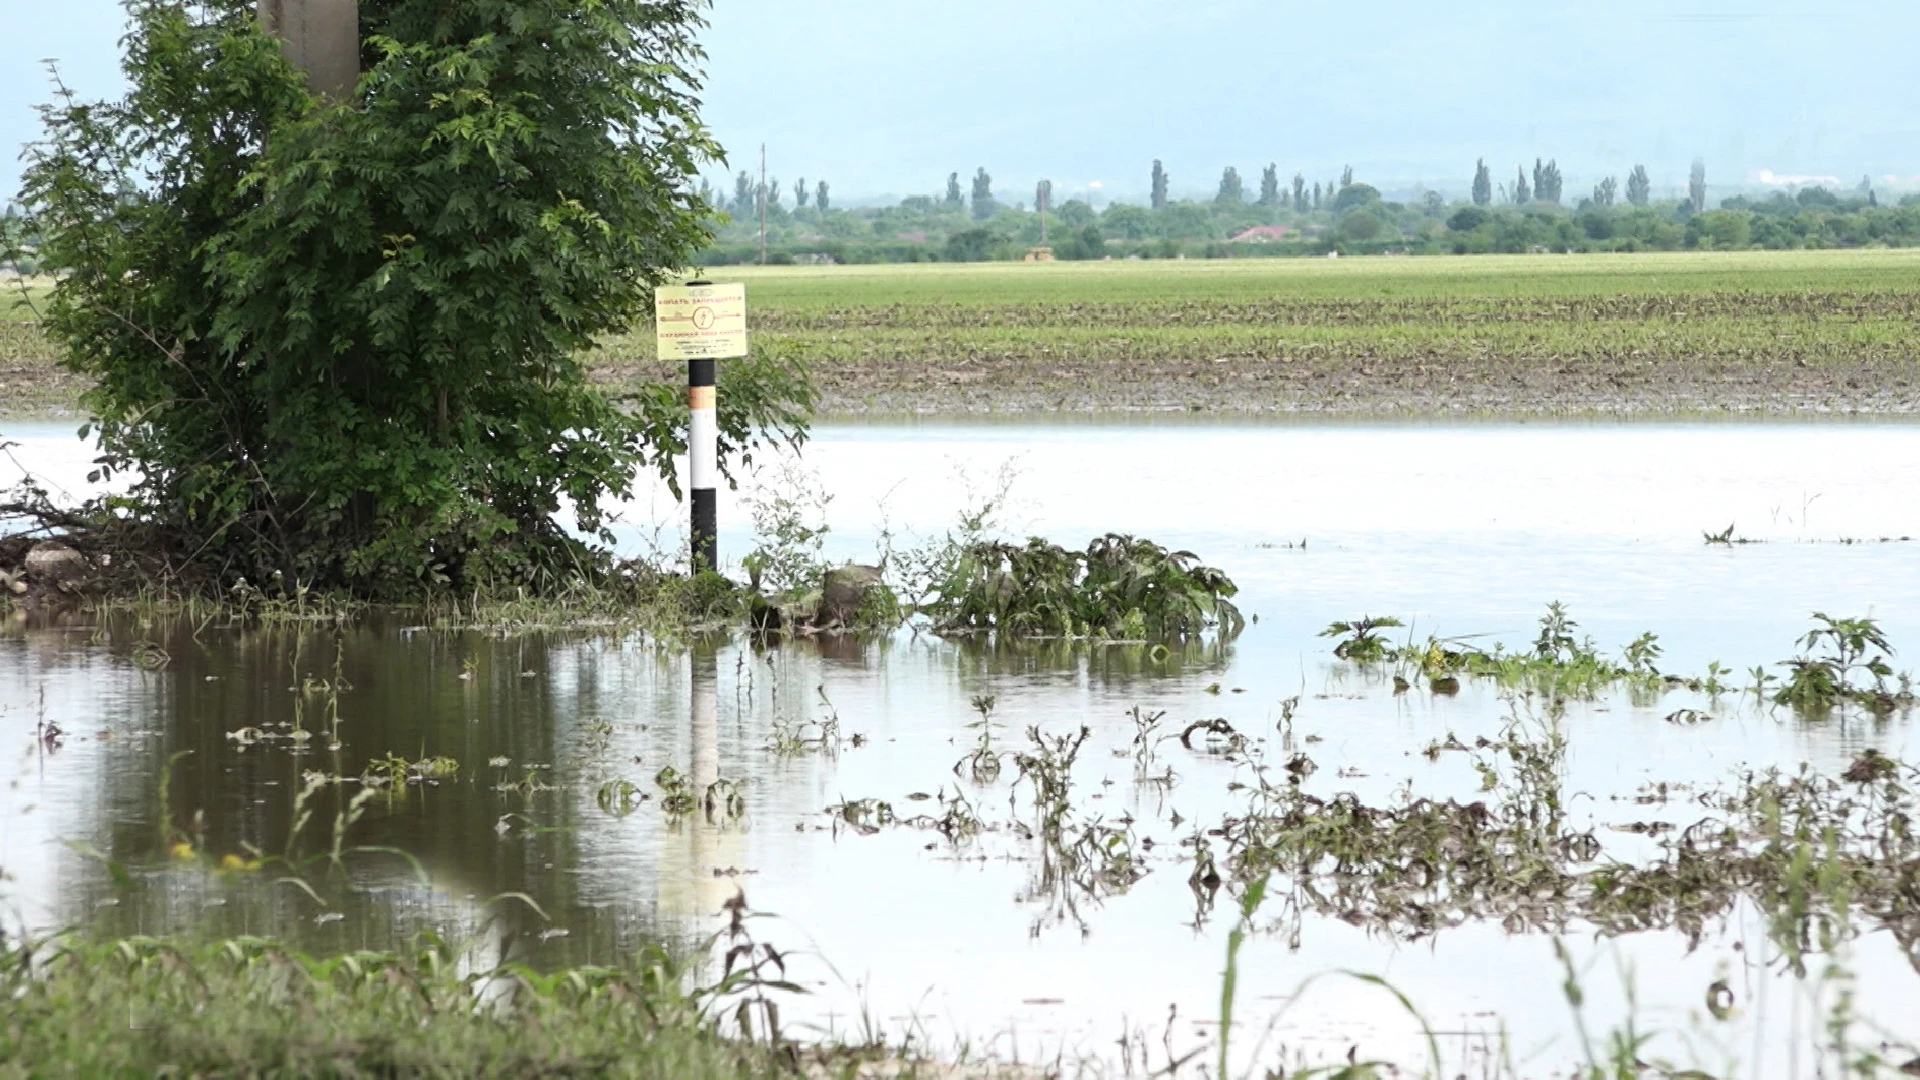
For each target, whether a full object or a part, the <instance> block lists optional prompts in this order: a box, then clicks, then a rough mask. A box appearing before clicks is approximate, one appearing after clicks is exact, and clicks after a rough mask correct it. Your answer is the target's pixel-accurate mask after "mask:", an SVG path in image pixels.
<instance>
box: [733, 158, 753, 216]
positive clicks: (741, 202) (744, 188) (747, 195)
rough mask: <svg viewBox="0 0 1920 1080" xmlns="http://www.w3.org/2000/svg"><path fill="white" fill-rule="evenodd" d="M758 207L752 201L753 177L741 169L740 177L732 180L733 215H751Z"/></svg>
mask: <svg viewBox="0 0 1920 1080" xmlns="http://www.w3.org/2000/svg"><path fill="white" fill-rule="evenodd" d="M756 205H758V204H756V203H755V202H754V201H753V177H751V176H749V175H747V170H745V169H741V170H740V175H739V176H736V177H734V178H733V213H734V215H735V216H736V217H737V216H739V215H741V214H746V213H751V212H752V211H753V209H754V207H755V206H756Z"/></svg>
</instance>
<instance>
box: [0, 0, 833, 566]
mask: <svg viewBox="0 0 1920 1080" xmlns="http://www.w3.org/2000/svg"><path fill="white" fill-rule="evenodd" d="M695 12H696V9H695V8H693V7H692V6H690V5H660V4H655V3H651V2H648V0H599V2H597V3H595V4H592V5H587V4H584V3H581V2H579V0H463V2H462V3H459V4H456V5H448V4H446V3H444V2H443V0H361V5H360V14H361V23H362V28H363V30H364V32H365V34H366V49H365V53H364V55H365V66H366V71H365V74H364V75H363V76H362V77H361V79H360V81H359V85H358V90H357V92H356V93H355V95H354V97H353V99H352V100H351V101H350V102H345V103H333V102H329V101H326V100H322V99H319V98H316V97H315V96H313V95H312V94H310V93H309V92H308V90H307V86H306V81H305V79H304V77H303V76H302V74H301V73H300V72H299V71H298V70H296V69H295V68H294V67H293V65H292V64H291V63H289V61H288V60H287V59H286V57H285V55H284V54H283V52H282V50H281V48H280V44H279V43H278V42H277V41H275V40H274V39H273V38H271V37H269V36H268V35H267V34H266V32H265V31H264V30H263V29H262V28H261V25H260V22H259V19H258V17H257V15H256V12H255V8H254V4H253V2H252V0H195V2H191V3H190V2H188V0H132V2H131V3H130V4H129V6H128V15H129V29H128V33H127V36H126V38H125V39H124V40H125V44H126V57H125V61H124V70H125V74H126V79H127V83H128V86H129V90H128V92H127V94H126V96H125V97H123V98H121V99H119V100H116V101H106V102H92V103H89V102H82V101H79V100H77V99H75V98H74V97H73V96H72V95H70V94H67V93H65V92H62V94H61V96H60V97H59V98H58V99H57V100H56V101H55V103H54V104H52V105H49V106H47V107H46V108H45V109H44V110H43V117H44V121H45V126H46V133H45V137H44V139H43V141H41V142H40V143H38V144H36V145H35V146H34V147H33V149H32V150H31V152H30V154H29V158H28V162H27V168H26V171H25V176H24V181H23V190H22V195H23V201H24V203H25V205H26V206H27V208H28V210H29V212H30V214H31V218H32V221H33V223H34V226H35V228H36V229H37V231H38V232H39V234H40V236H41V237H42V244H41V247H40V253H41V255H42V256H43V257H44V258H45V259H46V261H47V264H48V268H49V270H50V271H51V272H53V273H54V274H55V275H56V277H57V284H56V285H55V287H54V290H53V292H52V295H51V298H50V300H49V303H48V306H47V309H46V311H45V313H44V315H45V321H44V325H45V327H46V330H47V332H48V333H50V334H51V335H52V337H53V338H54V339H55V340H56V341H57V342H58V343H59V344H60V345H61V346H62V347H63V349H64V351H65V358H66V362H67V364H68V365H69V366H70V367H71V368H72V369H74V370H75V371H77V372H79V373H81V374H83V375H85V376H86V377H87V378H88V379H89V380H90V382H91V383H92V385H93V388H92V389H91V390H89V391H88V392H87V394H86V397H85V403H86V406H87V408H88V409H89V410H90V411H91V412H92V414H93V416H94V418H95V419H94V427H95V429H96V430H97V431H98V433H99V439H100V444H101V447H102V451H103V461H104V463H105V467H106V468H108V469H110V470H113V471H121V470H125V471H127V472H129V473H131V474H134V475H137V476H138V479H137V480H136V481H135V483H134V485H133V487H132V490H131V493H130V494H129V495H128V496H126V497H124V498H122V499H118V500H116V505H117V506H118V508H119V510H120V512H121V513H122V514H124V515H127V516H129V517H131V518H132V519H133V520H135V521H137V522H139V523H140V526H141V527H142V528H145V529H148V530H150V531H151V532H152V533H153V534H154V536H155V540H156V543H155V546H156V547H157V548H158V549H160V550H163V551H166V552H169V553H175V554H177V556H178V559H179V560H180V561H183V562H186V561H190V562H192V563H194V564H196V565H198V566H200V567H203V568H205V569H206V570H207V571H209V572H210V573H211V574H213V575H216V576H218V577H219V578H220V579H222V580H226V581H229V582H231V581H232V580H233V579H236V578H240V577H245V578H246V579H247V580H249V581H251V582H255V583H257V584H259V585H261V586H262V587H266V588H272V587H273V586H272V583H273V582H274V581H278V582H279V583H280V585H281V586H282V587H283V588H285V589H287V590H292V589H293V588H294V587H295V586H296V585H306V586H317V587H321V588H340V589H346V590H350V591H352V592H354V593H357V594H361V595H371V596H396V595H418V593H419V592H420V590H421V589H422V588H423V587H427V588H430V587H434V586H449V587H455V588H459V589H462V590H467V589H479V588H483V587H493V586H531V587H533V588H536V589H537V588H541V587H544V586H547V585H552V584H558V583H559V582H561V581H564V580H570V579H572V578H573V576H574V575H576V574H578V573H579V571H580V569H582V568H584V567H589V566H592V565H596V564H599V563H600V562H601V561H602V559H603V556H602V555H600V554H599V552H598V549H594V548H591V547H589V546H588V545H587V544H585V543H583V542H582V541H580V540H578V539H576V538H575V536H574V534H573V533H571V532H570V531H569V530H568V529H567V528H565V527H563V525H562V523H561V522H560V521H558V520H556V514H557V513H558V512H559V511H560V510H561V509H562V507H563V505H565V506H567V507H568V508H569V509H570V510H571V517H572V519H573V525H574V526H575V527H576V528H578V529H580V530H581V531H582V532H583V533H584V534H585V535H587V536H594V535H604V527H605V524H606V521H607V517H606V509H605V507H606V504H607V502H608V500H610V499H618V498H622V497H625V496H626V495H627V494H628V493H629V492H630V491H631V490H632V486H633V483H634V481H635V479H636V477H637V475H638V474H639V473H640V472H641V471H642V470H645V469H647V468H649V467H651V468H655V469H658V470H659V471H660V472H661V474H662V475H664V476H668V477H671V476H672V475H673V455H674V453H675V452H676V451H678V450H680V449H682V444H683V439H684V437H683V436H682V435H681V434H680V432H681V430H682V428H683V427H684V423H683V418H684V415H685V410H684V403H683V400H682V398H681V391H680V389H679V388H678V387H675V386H671V385H664V384H662V385H658V386H654V387H650V388H647V389H645V390H643V391H641V392H640V393H639V394H638V395H637V396H636V397H635V398H633V399H632V400H630V401H629V402H627V403H626V407H622V404H621V403H620V402H617V401H615V400H613V399H611V398H609V397H608V396H607V395H606V394H604V393H603V392H602V391H600V390H599V389H597V388H596V387H595V386H594V384H593V383H592V382H590V381H589V380H588V378H587V377H586V371H585V368H584V365H583V358H584V356H585V355H586V352H587V350H588V349H590V348H591V347H592V346H593V344H594V342H595V341H596V340H597V339H598V338H600V337H602V336H603V335H606V334H609V333H615V332H619V331H622V330H625V329H627V328H629V327H631V326H633V325H634V324H635V323H636V322H639V321H641V320H643V319H645V318H647V317H648V316H649V313H650V311H649V309H650V296H651V291H652V288H653V286H655V285H656V284H658V283H660V282H662V281H664V280H666V279H667V277H668V275H669V274H670V273H671V272H672V270H673V269H674V268H676V267H679V266H681V265H683V264H685V263H686V262H687V261H688V259H689V257H690V256H691V254H692V253H693V252H695V251H697V250H699V249H700V248H701V247H702V246H704V245H705V244H706V243H707V242H708V240H709V239H710V237H709V234H708V232H707V228H708V222H709V221H710V220H711V219H710V210H709V208H708V207H706V206H705V205H703V204H701V203H699V202H697V201H696V198H695V195H694V183H695V180H696V177H697V175H698V169H699V167H700V165H701V164H702V163H703V162H707V161H710V160H712V159H713V158H714V157H715V156H716V154H717V152H718V148H717V147H716V146H715V144H714V143H713V141H712V140H711V138H710V137H709V135H708V133H707V131H706V129H705V127H704V126H702V124H701V122H700V119H699V116H698V114H697V111H696V109H697V105H696V94H697V92H698V89H699V86H698V78H697V74H696V72H697V69H698V65H699V62H700V58H701V53H700V50H699V47H698V45H697V43H696V41H695V34H696V32H697V31H698V30H699V29H700V27H701V22H700V20H699V18H698V16H697V15H696V13H695ZM731 367H732V369H733V371H734V372H735V373H736V374H737V373H748V374H749V375H753V374H754V373H755V372H758V375H759V376H765V377H755V378H751V379H750V380H749V383H748V384H746V385H743V386H741V387H740V392H739V393H737V394H734V395H733V396H732V397H731V398H729V400H730V403H732V404H733V405H734V406H735V408H734V411H733V412H732V413H731V414H727V415H724V416H723V432H724V440H725V445H724V447H723V450H725V449H728V448H731V449H733V450H738V449H741V448H743V447H750V446H751V445H753V444H754V442H755V440H756V439H758V438H759V437H760V436H757V435H756V434H755V432H756V431H757V430H764V429H762V428H760V422H761V421H765V422H768V423H771V424H773V425H774V426H775V430H784V431H785V432H786V433H787V434H788V436H789V437H790V438H792V439H796V440H797V439H798V438H800V437H801V436H802V435H803V433H804V408H805V407H806V404H807V402H808V401H809V400H810V393H811V391H810V390H808V389H807V388H806V387H805V384H804V381H803V380H799V379H798V377H797V376H793V375H791V373H789V372H787V371H786V370H785V369H784V368H782V369H781V370H779V371H775V372H772V373H771V374H769V371H768V368H769V362H767V361H765V360H764V359H763V360H762V361H757V362H749V363H747V364H736V365H731ZM722 392H723V394H725V393H728V391H727V390H726V389H725V388H723V391H722Z"/></svg>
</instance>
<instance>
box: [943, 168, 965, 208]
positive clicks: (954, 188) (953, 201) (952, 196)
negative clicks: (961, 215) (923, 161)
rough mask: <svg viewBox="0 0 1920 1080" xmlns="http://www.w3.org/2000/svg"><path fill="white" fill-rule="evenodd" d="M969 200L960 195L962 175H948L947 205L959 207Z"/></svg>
mask: <svg viewBox="0 0 1920 1080" xmlns="http://www.w3.org/2000/svg"><path fill="white" fill-rule="evenodd" d="M966 201H967V200H966V199H965V198H964V197H963V196H961V194H960V174H959V173H957V172H956V173H948V174H947V205H949V206H959V205H960V204H961V203H963V202H966Z"/></svg>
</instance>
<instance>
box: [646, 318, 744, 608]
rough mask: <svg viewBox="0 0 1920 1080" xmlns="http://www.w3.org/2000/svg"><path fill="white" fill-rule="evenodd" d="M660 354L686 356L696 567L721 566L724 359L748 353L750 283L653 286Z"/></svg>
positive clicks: (689, 475) (689, 477)
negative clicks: (721, 374) (721, 373)
mask: <svg viewBox="0 0 1920 1080" xmlns="http://www.w3.org/2000/svg"><path fill="white" fill-rule="evenodd" d="M653 319H654V326H655V332H656V334H657V335H658V339H659V346H660V349H659V351H660V359H662V360H685V361H686V362H687V493H688V497H689V501H690V502H691V503H692V504H693V506H692V509H693V520H692V522H691V524H692V526H693V528H692V537H691V539H692V545H691V558H692V561H693V571H694V573H699V572H700V571H702V570H718V569H719V568H720V520H719V518H720V511H719V506H718V500H719V494H720V492H719V488H720V412H719V406H720V401H719V379H718V378H717V376H718V375H719V363H718V362H719V361H721V360H729V359H733V358H735V357H740V356H745V355H747V287H746V286H745V285H715V284H712V283H710V282H705V281H692V282H688V283H687V284H685V285H672V286H669V285H662V286H660V287H659V288H658V289H655V290H654V294H653Z"/></svg>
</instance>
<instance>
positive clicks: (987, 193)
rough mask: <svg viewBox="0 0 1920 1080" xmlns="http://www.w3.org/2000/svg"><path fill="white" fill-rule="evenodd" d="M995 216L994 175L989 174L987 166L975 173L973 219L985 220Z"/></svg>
mask: <svg viewBox="0 0 1920 1080" xmlns="http://www.w3.org/2000/svg"><path fill="white" fill-rule="evenodd" d="M992 216H993V177H991V176H988V175H987V170H986V167H985V166H981V167H980V168H979V169H978V170H976V171H975V172H974V174H973V220H975V221H985V220H987V219H988V218H990V217H992Z"/></svg>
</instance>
